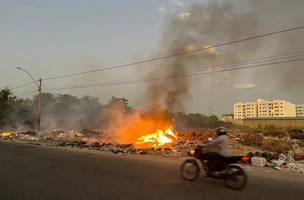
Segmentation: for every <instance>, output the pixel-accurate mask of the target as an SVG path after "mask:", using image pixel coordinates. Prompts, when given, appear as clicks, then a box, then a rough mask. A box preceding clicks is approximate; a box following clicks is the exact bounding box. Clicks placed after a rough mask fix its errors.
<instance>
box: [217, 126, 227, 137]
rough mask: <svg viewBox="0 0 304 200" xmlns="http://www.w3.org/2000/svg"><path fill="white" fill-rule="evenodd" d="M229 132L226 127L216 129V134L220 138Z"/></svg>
mask: <svg viewBox="0 0 304 200" xmlns="http://www.w3.org/2000/svg"><path fill="white" fill-rule="evenodd" d="M227 132H228V130H227V129H226V128H225V127H219V128H217V129H216V134H217V135H218V136H221V135H226V134H227Z"/></svg>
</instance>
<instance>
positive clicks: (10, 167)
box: [0, 142, 304, 200]
mask: <svg viewBox="0 0 304 200" xmlns="http://www.w3.org/2000/svg"><path fill="white" fill-rule="evenodd" d="M180 163H181V160H178V159H169V158H159V157H151V156H146V155H134V156H130V155H113V154H111V153H95V152H85V151H75V150H64V149H58V148H50V147H40V146H33V145H23V144H11V143H7V142H0V200H11V199H18V200H19V199H20V200H36V199H39V200H51V199H54V200H55V199H56V200H65V199H71V200H76V199H86V200H91V199H92V200H93V199H98V200H103V199H132V200H133V199H140V200H148V199H174V200H179V199H204V200H207V199H220V200H224V199H233V200H236V199H254V200H262V199H267V200H270V199H276V200H282V199H284V200H286V199H297V200H300V199H303V197H304V175H302V174H297V173H288V172H278V171H274V170H265V169H251V170H250V171H249V185H248V187H247V188H246V189H245V190H244V191H234V190H230V189H227V188H226V187H225V185H224V183H223V182H222V181H220V180H214V179H209V178H205V177H200V178H199V179H198V180H197V181H195V182H186V181H184V180H182V179H181V177H180V174H179V165H180Z"/></svg>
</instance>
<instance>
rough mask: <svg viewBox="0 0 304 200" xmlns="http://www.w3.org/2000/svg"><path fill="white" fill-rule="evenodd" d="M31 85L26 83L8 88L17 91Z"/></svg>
mask: <svg viewBox="0 0 304 200" xmlns="http://www.w3.org/2000/svg"><path fill="white" fill-rule="evenodd" d="M32 84H34V83H33V81H31V82H27V83H24V84H21V85H17V86H15V87H13V88H10V89H11V90H16V89H19V88H22V87H25V86H28V85H32Z"/></svg>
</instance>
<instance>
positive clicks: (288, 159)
mask: <svg viewBox="0 0 304 200" xmlns="http://www.w3.org/2000/svg"><path fill="white" fill-rule="evenodd" d="M301 148H303V149H301ZM293 149H294V150H293V151H289V152H287V153H281V154H275V153H268V152H264V153H260V152H256V153H252V152H250V153H248V156H249V157H250V158H251V159H250V161H251V164H252V165H253V166H256V167H265V166H266V167H271V168H274V169H277V170H282V171H291V172H298V173H304V162H301V161H297V160H300V159H302V158H303V157H301V156H304V147H299V146H297V145H294V146H293ZM299 149H300V150H299ZM302 150H303V151H302ZM295 158H296V159H295Z"/></svg>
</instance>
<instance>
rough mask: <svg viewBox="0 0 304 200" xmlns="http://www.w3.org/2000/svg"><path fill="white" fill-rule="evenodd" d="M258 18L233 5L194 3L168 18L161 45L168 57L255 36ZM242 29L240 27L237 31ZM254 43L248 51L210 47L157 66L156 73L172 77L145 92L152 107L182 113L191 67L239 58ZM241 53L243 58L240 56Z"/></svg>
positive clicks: (187, 91) (252, 49)
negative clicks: (241, 37)
mask: <svg viewBox="0 0 304 200" xmlns="http://www.w3.org/2000/svg"><path fill="white" fill-rule="evenodd" d="M257 24H258V23H257V19H256V18H254V17H253V13H251V12H246V11H242V10H240V9H239V8H237V7H236V6H234V4H232V3H229V2H226V3H218V2H217V3H215V2H210V3H209V4H207V5H198V4H194V5H191V6H190V7H188V8H185V10H183V11H182V12H180V13H175V14H173V15H170V16H168V18H167V20H166V23H165V30H164V33H163V36H162V38H161V40H160V44H162V47H163V49H164V51H163V52H162V53H166V54H168V55H171V54H176V53H179V52H183V51H187V50H193V49H197V48H202V47H208V46H210V45H212V44H216V43H218V42H219V41H230V40H235V39H238V38H240V36H243V35H246V34H244V33H255V32H256V28H257ZM240 27H242V28H240ZM257 46H258V45H257V44H256V45H254V46H251V48H250V49H247V48H246V51H245V48H243V47H242V46H241V47H239V51H232V50H228V52H224V53H222V52H221V51H220V50H219V49H215V48H211V49H208V50H205V51H201V52H198V53H193V54H187V55H183V56H177V57H174V58H172V59H171V60H167V61H164V62H162V63H161V64H160V65H158V66H156V69H155V70H153V71H152V72H151V73H155V72H164V71H167V72H170V73H172V76H173V78H172V79H169V80H166V81H163V82H158V83H153V84H152V85H151V86H150V88H149V89H148V93H149V99H151V105H152V108H155V107H156V108H162V109H164V110H168V111H174V112H176V111H183V109H184V101H185V99H186V98H187V96H188V94H189V88H190V87H191V81H190V80H189V79H187V78H183V76H185V75H186V73H187V71H189V70H190V69H192V70H193V67H195V66H197V67H199V66H203V65H209V66H211V65H212V64H213V62H215V61H217V60H218V59H219V58H220V59H225V60H233V59H239V58H240V57H241V56H242V55H244V54H246V53H248V52H249V51H251V52H252V51H255V50H256V49H257ZM239 52H242V55H241V54H240V53H239Z"/></svg>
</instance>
